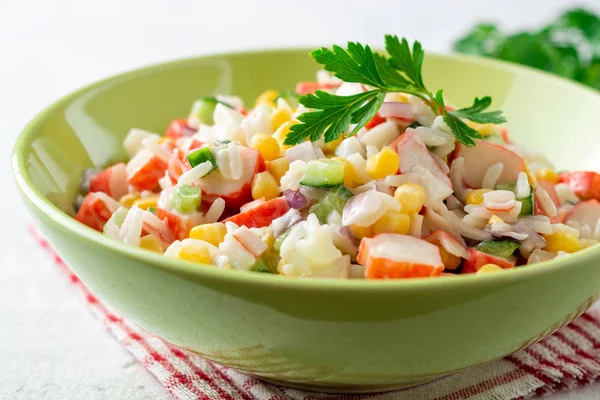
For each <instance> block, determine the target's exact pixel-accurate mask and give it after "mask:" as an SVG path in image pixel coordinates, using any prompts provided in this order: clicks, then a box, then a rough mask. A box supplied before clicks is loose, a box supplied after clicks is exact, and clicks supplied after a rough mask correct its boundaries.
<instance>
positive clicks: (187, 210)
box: [76, 36, 600, 279]
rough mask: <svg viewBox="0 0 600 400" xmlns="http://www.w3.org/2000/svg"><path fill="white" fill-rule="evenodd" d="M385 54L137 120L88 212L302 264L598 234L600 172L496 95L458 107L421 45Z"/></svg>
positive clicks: (362, 55)
mask: <svg viewBox="0 0 600 400" xmlns="http://www.w3.org/2000/svg"><path fill="white" fill-rule="evenodd" d="M386 51H387V54H386V55H382V54H379V53H375V52H372V51H371V49H370V48H369V47H368V46H363V45H360V44H358V43H349V44H348V46H347V47H346V48H342V47H339V46H334V47H333V48H332V49H326V48H322V49H318V50H316V51H314V52H313V53H311V55H312V56H313V58H314V59H315V61H316V62H318V63H319V64H321V65H322V67H323V70H321V71H320V72H319V73H318V74H317V78H316V81H314V82H299V83H298V84H297V86H296V88H295V90H291V91H287V92H277V91H274V90H267V91H265V92H263V93H262V94H260V95H259V96H258V98H257V99H256V101H255V103H254V104H253V106H252V107H248V106H246V105H244V104H243V102H242V100H241V98H239V97H236V96H231V95H217V96H211V97H202V98H200V99H198V100H197V101H195V102H194V103H193V105H192V107H191V111H190V113H189V115H188V116H187V118H183V119H176V120H174V121H173V122H172V123H171V124H170V125H169V126H168V127H166V132H165V133H164V135H160V134H158V133H154V132H149V131H146V130H142V129H137V128H133V129H131V130H130V132H129V133H128V135H127V136H126V137H125V140H124V141H123V146H124V149H125V150H126V152H127V154H128V156H129V159H128V160H127V161H125V162H120V163H117V164H114V165H110V166H107V167H106V168H104V169H95V168H94V169H88V170H86V171H85V173H84V178H83V183H82V195H81V196H80V197H79V198H78V200H77V205H76V208H77V210H78V211H77V214H76V219H77V220H78V221H79V222H81V223H83V224H85V225H87V226H89V227H90V228H93V229H96V230H98V231H101V232H103V233H104V234H105V235H107V236H110V237H111V238H114V239H115V240H120V241H123V242H125V243H127V244H129V245H132V246H137V247H141V248H145V249H148V250H151V251H155V252H158V253H161V254H164V255H165V256H166V257H174V258H178V259H182V260H187V261H192V262H196V263H198V264H199V265H198V268H211V267H209V265H210V266H212V268H223V269H232V270H246V271H255V272H263V273H270V274H279V275H284V276H290V277H328V278H338V279H365V278H366V279H405V278H425V277H446V276H456V275H460V274H471V273H477V274H482V273H488V272H496V271H502V270H504V269H510V268H515V267H517V268H521V267H524V268H526V266H527V265H529V264H533V263H538V262H543V261H546V260H550V259H553V258H557V257H566V256H568V255H569V254H571V253H574V252H577V251H579V250H581V249H584V248H586V247H589V246H592V245H595V244H597V243H598V239H600V223H599V221H600V203H599V202H598V200H600V175H598V174H597V173H596V172H592V171H564V172H557V171H556V170H555V168H554V167H553V165H552V163H551V161H550V160H548V159H546V158H545V157H544V156H542V155H540V154H537V153H535V152H532V151H530V150H529V149H525V148H523V147H521V146H519V145H518V144H517V143H514V142H513V141H512V140H511V139H510V137H509V133H508V130H507V129H506V128H505V127H504V126H503V125H502V124H503V123H505V122H506V119H505V118H504V116H503V115H502V112H501V111H489V110H488V109H489V107H490V106H491V98H490V97H482V98H475V99H474V101H473V103H472V105H470V106H468V107H463V108H455V107H453V106H451V105H449V104H446V100H445V99H444V96H443V92H442V91H441V90H438V91H437V92H435V93H434V92H431V91H430V90H429V89H428V88H427V87H426V85H425V83H424V82H423V78H422V74H421V69H422V63H423V56H424V54H423V50H422V48H421V46H420V44H419V43H418V42H415V43H414V45H413V46H412V47H411V46H409V44H408V42H407V41H406V40H405V39H402V40H400V39H398V38H397V37H395V36H386ZM200 264H201V265H200Z"/></svg>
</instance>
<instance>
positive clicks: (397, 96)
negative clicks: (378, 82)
mask: <svg viewBox="0 0 600 400" xmlns="http://www.w3.org/2000/svg"><path fill="white" fill-rule="evenodd" d="M386 101H394V102H397V103H408V95H407V94H406V93H388V94H387V97H386Z"/></svg>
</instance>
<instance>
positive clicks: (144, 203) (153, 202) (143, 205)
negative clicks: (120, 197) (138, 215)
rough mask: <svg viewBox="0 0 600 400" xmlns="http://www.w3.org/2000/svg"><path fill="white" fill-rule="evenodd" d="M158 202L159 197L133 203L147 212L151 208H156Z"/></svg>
mask: <svg viewBox="0 0 600 400" xmlns="http://www.w3.org/2000/svg"><path fill="white" fill-rule="evenodd" d="M157 201H158V196H151V197H146V198H143V199H139V200H136V201H134V202H133V205H134V206H138V207H139V208H141V209H142V210H147V209H149V208H150V207H156V202H157Z"/></svg>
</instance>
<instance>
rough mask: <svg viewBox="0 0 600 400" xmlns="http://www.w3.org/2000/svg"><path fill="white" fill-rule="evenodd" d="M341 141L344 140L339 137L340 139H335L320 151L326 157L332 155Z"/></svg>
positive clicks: (342, 137) (342, 136)
mask: <svg viewBox="0 0 600 400" xmlns="http://www.w3.org/2000/svg"><path fill="white" fill-rule="evenodd" d="M342 140H344V135H340V137H339V138H337V139H335V140H334V141H333V142H329V143H325V144H324V145H323V147H322V148H321V150H323V153H325V154H326V155H327V154H333V152H334V151H335V149H337V147H338V146H339V145H340V143H342Z"/></svg>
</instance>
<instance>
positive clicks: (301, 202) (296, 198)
mask: <svg viewBox="0 0 600 400" xmlns="http://www.w3.org/2000/svg"><path fill="white" fill-rule="evenodd" d="M283 196H284V197H285V199H286V200H287V202H288V205H289V206H290V207H292V208H295V209H296V210H301V209H303V208H304V207H306V206H307V205H308V199H307V198H306V196H304V195H303V194H302V193H300V191H294V190H286V191H285V192H283Z"/></svg>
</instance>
